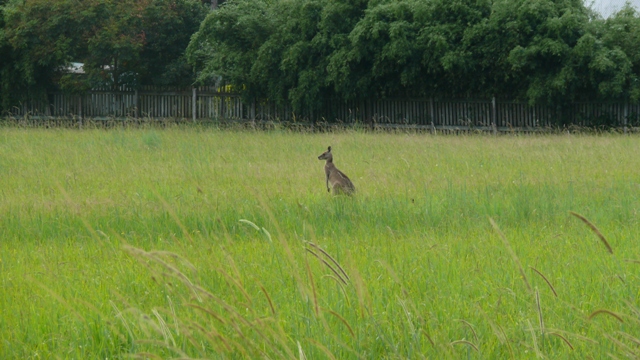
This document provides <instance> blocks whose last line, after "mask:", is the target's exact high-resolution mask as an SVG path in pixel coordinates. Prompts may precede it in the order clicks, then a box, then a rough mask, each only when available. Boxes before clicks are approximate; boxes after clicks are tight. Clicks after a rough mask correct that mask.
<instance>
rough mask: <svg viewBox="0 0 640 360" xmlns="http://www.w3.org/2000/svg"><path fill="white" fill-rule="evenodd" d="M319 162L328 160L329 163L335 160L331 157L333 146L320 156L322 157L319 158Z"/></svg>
mask: <svg viewBox="0 0 640 360" xmlns="http://www.w3.org/2000/svg"><path fill="white" fill-rule="evenodd" d="M318 160H328V161H331V160H333V155H331V146H329V147H328V148H327V151H325V152H323V153H322V154H320V156H318Z"/></svg>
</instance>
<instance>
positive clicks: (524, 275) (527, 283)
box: [489, 218, 532, 291]
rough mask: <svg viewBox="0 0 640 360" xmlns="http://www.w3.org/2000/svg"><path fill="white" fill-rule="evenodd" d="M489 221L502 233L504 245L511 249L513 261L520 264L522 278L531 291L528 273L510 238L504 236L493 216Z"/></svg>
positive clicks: (508, 249) (499, 233)
mask: <svg viewBox="0 0 640 360" xmlns="http://www.w3.org/2000/svg"><path fill="white" fill-rule="evenodd" d="M489 222H490V223H491V226H493V229H494V230H495V231H496V232H497V233H498V235H500V238H501V239H502V242H503V243H504V246H505V247H506V248H507V251H509V254H510V255H511V258H512V259H513V262H515V263H516V265H517V266H518V270H520V275H521V276H522V280H523V281H524V283H525V285H527V289H528V290H529V291H531V290H532V289H531V285H529V280H528V279H527V274H525V272H524V269H523V268H522V264H520V259H518V256H517V255H516V253H515V252H514V251H513V249H512V248H511V245H510V244H509V240H507V237H506V236H504V234H503V233H502V231H501V230H500V228H499V227H498V225H497V224H496V222H495V221H493V219H492V218H489Z"/></svg>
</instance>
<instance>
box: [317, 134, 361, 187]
mask: <svg viewBox="0 0 640 360" xmlns="http://www.w3.org/2000/svg"><path fill="white" fill-rule="evenodd" d="M318 160H327V162H326V163H325V165H324V172H325V174H326V175H327V176H326V180H327V191H331V189H330V188H329V183H331V187H332V188H333V194H334V195H338V194H347V195H351V194H353V193H354V192H355V191H356V187H355V186H353V183H352V182H351V180H350V179H349V177H348V176H347V175H345V174H344V173H343V172H342V171H340V170H338V168H336V166H335V165H333V155H332V154H331V146H329V148H328V149H327V151H325V152H323V153H322V155H320V156H318Z"/></svg>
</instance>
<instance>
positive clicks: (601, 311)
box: [588, 309, 624, 323]
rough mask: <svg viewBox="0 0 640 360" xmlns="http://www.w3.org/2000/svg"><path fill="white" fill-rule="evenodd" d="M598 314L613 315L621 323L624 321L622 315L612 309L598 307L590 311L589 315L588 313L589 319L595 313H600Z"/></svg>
mask: <svg viewBox="0 0 640 360" xmlns="http://www.w3.org/2000/svg"><path fill="white" fill-rule="evenodd" d="M600 314H607V315H609V316H612V317H614V318H615V319H616V320H618V321H620V322H621V323H623V322H624V320H622V317H621V316H620V315H618V314H616V313H614V312H613V311H609V310H607V309H599V310H596V311H594V312H592V313H591V315H589V318H588V319H589V320H591V319H593V318H594V317H595V316H596V315H600Z"/></svg>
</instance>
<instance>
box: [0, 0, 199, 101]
mask: <svg viewBox="0 0 640 360" xmlns="http://www.w3.org/2000/svg"><path fill="white" fill-rule="evenodd" d="M208 11H209V5H208V3H207V4H203V3H202V2H201V1H199V0H119V1H101V0H82V1H80V0H8V1H3V2H0V49H1V50H2V53H3V56H2V59H1V60H0V91H1V92H0V94H1V95H2V105H3V106H4V107H5V108H6V107H7V106H8V105H9V104H14V103H16V101H18V100H21V99H23V98H25V97H26V96H28V95H29V96H33V95H37V94H39V93H40V94H41V93H46V92H47V91H50V90H51V89H53V88H57V87H62V89H64V90H66V91H69V92H82V91H84V90H86V89H87V88H91V87H96V86H108V87H112V88H117V87H119V86H121V85H128V86H137V85H138V84H149V85H154V84H155V85H183V86H184V85H190V84H191V83H192V82H193V81H194V77H193V71H192V68H191V65H189V64H188V63H187V62H186V59H185V58H184V50H185V48H186V46H187V44H188V43H189V40H190V37H191V35H192V34H193V33H194V32H195V31H196V30H197V29H198V28H199V26H200V23H201V22H202V20H203V19H204V17H205V16H206V14H207V13H208ZM4 54H7V56H5V55H4ZM71 62H80V63H83V64H84V71H85V75H84V76H77V75H75V74H74V75H72V74H68V73H66V72H65V71H64V69H65V67H66V66H68V65H69V64H70V63H71Z"/></svg>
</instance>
